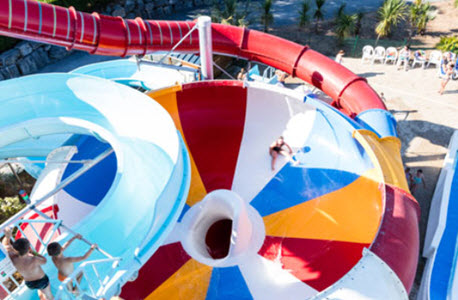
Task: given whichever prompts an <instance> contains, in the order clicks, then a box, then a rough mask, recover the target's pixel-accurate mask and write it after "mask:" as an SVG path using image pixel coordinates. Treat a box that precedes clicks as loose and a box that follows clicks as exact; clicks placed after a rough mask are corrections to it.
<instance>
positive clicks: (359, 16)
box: [354, 11, 364, 35]
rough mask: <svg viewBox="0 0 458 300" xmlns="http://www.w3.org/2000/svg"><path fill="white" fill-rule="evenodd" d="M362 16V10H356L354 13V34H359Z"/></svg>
mask: <svg viewBox="0 0 458 300" xmlns="http://www.w3.org/2000/svg"><path fill="white" fill-rule="evenodd" d="M363 18H364V13H363V12H362V11H360V12H358V13H357V14H356V24H355V32H354V34H355V35H359V32H360V31H361V21H362V20H363Z"/></svg>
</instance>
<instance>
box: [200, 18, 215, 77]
mask: <svg viewBox="0 0 458 300" xmlns="http://www.w3.org/2000/svg"><path fill="white" fill-rule="evenodd" d="M211 26H212V21H211V18H210V17H208V16H203V17H199V18H198V19H197V28H198V30H199V47H200V65H201V69H202V77H203V79H204V80H213V46H212V28H211Z"/></svg>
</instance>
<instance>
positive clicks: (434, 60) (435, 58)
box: [426, 50, 442, 68]
mask: <svg viewBox="0 0 458 300" xmlns="http://www.w3.org/2000/svg"><path fill="white" fill-rule="evenodd" d="M441 60H442V52H440V51H438V50H434V51H431V53H430V54H429V59H428V64H426V67H429V65H430V64H434V65H435V66H436V68H437V67H439V66H440V65H441Z"/></svg>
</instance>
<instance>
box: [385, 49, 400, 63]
mask: <svg viewBox="0 0 458 300" xmlns="http://www.w3.org/2000/svg"><path fill="white" fill-rule="evenodd" d="M385 54H386V56H385V64H386V63H387V62H389V61H392V62H393V64H395V63H396V60H397V59H398V50H396V48H394V47H388V48H386V52H385Z"/></svg>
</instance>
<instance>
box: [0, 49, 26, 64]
mask: <svg viewBox="0 0 458 300" xmlns="http://www.w3.org/2000/svg"><path fill="white" fill-rule="evenodd" d="M19 57H21V52H20V51H19V49H17V48H13V49H10V50H8V51H5V52H3V53H2V54H0V66H3V67H6V66H11V65H14V64H15V63H16V61H17V60H18V59H19Z"/></svg>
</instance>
